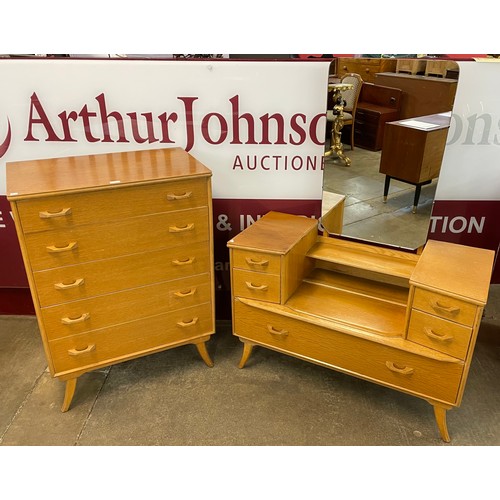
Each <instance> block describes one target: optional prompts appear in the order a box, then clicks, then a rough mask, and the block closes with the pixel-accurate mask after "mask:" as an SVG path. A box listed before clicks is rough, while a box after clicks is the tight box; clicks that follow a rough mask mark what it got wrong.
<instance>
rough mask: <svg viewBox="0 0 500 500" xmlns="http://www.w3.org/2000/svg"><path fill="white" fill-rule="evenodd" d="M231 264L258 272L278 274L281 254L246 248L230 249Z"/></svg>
mask: <svg viewBox="0 0 500 500" xmlns="http://www.w3.org/2000/svg"><path fill="white" fill-rule="evenodd" d="M232 257H233V262H232V266H233V267H237V268H239V269H247V270H250V271H258V272H260V273H269V274H279V273H280V266H281V256H280V255H273V254H267V253H261V252H252V251H248V250H238V249H233V250H232Z"/></svg>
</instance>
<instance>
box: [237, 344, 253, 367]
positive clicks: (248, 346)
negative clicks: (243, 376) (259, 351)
mask: <svg viewBox="0 0 500 500" xmlns="http://www.w3.org/2000/svg"><path fill="white" fill-rule="evenodd" d="M252 349H253V344H250V343H248V342H243V354H242V355H241V359H240V364H239V365H238V368H243V367H244V366H245V364H246V362H247V361H248V358H249V357H250V354H252Z"/></svg>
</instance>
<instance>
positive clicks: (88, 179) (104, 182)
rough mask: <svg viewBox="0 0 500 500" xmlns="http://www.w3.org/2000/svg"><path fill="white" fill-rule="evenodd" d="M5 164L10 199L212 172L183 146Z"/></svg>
mask: <svg viewBox="0 0 500 500" xmlns="http://www.w3.org/2000/svg"><path fill="white" fill-rule="evenodd" d="M6 168H7V198H8V199H9V200H11V201H16V200H22V199H24V198H30V199H32V198H35V197H43V196H47V195H55V194H59V195H63V194H70V193H74V192H86V191H96V190H107V189H113V188H116V187H122V186H128V185H141V184H152V183H157V182H165V181H175V180H180V179H186V178H196V177H208V176H210V175H211V171H210V170H209V169H208V168H206V167H205V166H204V165H203V164H201V163H200V162H198V161H197V160H196V159H195V158H194V157H193V156H191V155H190V154H189V153H186V152H185V151H184V150H183V149H181V148H165V149H150V150H143V151H129V152H116V153H107V154H98V155H84V156H70V157H64V158H48V159H41V160H27V161H18V162H9V163H7V166H6Z"/></svg>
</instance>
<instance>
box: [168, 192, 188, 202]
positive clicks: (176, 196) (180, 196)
mask: <svg viewBox="0 0 500 500" xmlns="http://www.w3.org/2000/svg"><path fill="white" fill-rule="evenodd" d="M192 194H193V193H192V191H186V192H185V193H183V194H175V193H168V194H167V200H168V201H175V200H186V199H187V198H191V195H192Z"/></svg>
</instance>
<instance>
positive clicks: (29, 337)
mask: <svg viewBox="0 0 500 500" xmlns="http://www.w3.org/2000/svg"><path fill="white" fill-rule="evenodd" d="M499 299H500V287H498V286H496V285H492V287H491V293H490V302H489V307H488V308H487V310H486V314H485V316H484V319H483V323H482V325H481V331H480V336H479V339H480V341H479V342H478V344H477V347H476V353H475V356H474V360H473V363H472V367H471V371H470V375H469V380H468V385H467V387H466V390H465V395H464V399H463V402H462V406H461V407H460V408H458V409H454V410H451V411H449V412H448V427H449V431H450V434H451V437H452V442H451V443H450V444H445V443H443V442H442V441H441V440H440V439H439V435H438V431H437V427H436V424H435V422H434V417H433V412H432V408H431V406H430V405H429V404H428V403H427V402H425V401H423V400H420V399H417V398H415V397H412V396H409V395H406V394H403V393H399V392H396V391H393V390H390V389H387V388H384V387H381V386H378V385H375V384H372V383H369V382H366V381H363V380H359V379H356V378H354V377H350V376H348V375H344V374H341V373H337V372H335V371H332V370H329V369H326V368H323V367H320V366H316V365H313V364H310V363H307V362H305V361H301V360H298V359H295V358H291V357H288V356H285V355H282V354H279V353H276V352H274V351H270V350H267V349H264V348H256V349H255V351H254V353H253V354H252V356H251V358H250V360H249V362H248V363H247V366H246V367H245V368H244V369H238V368H237V364H238V361H239V357H240V355H241V343H240V341H239V340H238V339H237V338H236V337H234V336H233V335H232V333H231V325H230V322H228V321H219V322H218V323H217V332H216V334H215V335H214V336H213V337H212V339H211V341H210V343H209V352H210V354H211V356H212V357H213V360H214V362H215V365H214V367H213V368H208V367H207V366H206V365H205V364H204V363H203V362H202V360H201V359H200V358H199V356H198V354H197V352H196V349H195V348H194V346H183V347H179V348H176V349H172V350H169V351H165V352H162V353H157V354H153V355H150V356H146V357H143V358H140V359H136V360H133V361H128V362H125V363H121V364H118V365H115V366H112V367H109V368H106V369H103V370H97V371H94V372H90V373H88V374H85V375H83V376H82V377H80V379H79V381H78V384H77V389H76V393H75V397H74V399H73V403H72V406H71V408H70V410H69V411H68V412H66V413H61V411H60V406H61V403H62V400H63V393H64V383H62V382H60V381H58V380H55V379H52V377H51V375H50V373H49V372H48V371H47V368H46V362H45V357H44V353H43V349H42V344H41V340H40V338H39V333H38V327H37V323H36V320H35V318H34V317H27V316H22V317H19V316H3V317H0V394H2V405H1V406H0V443H1V444H2V445H3V446H40V445H44V446H73V445H81V446H112V445H120V446H123V445H129V446H152V445H163V446H213V445H215V446H380V445H382V446H463V445H474V446H493V445H498V444H500V435H499V424H500V393H499V391H498V380H499V377H500V360H499V344H498V342H497V339H498V337H499V336H500V318H499V315H498V309H499V303H500V301H499Z"/></svg>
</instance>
